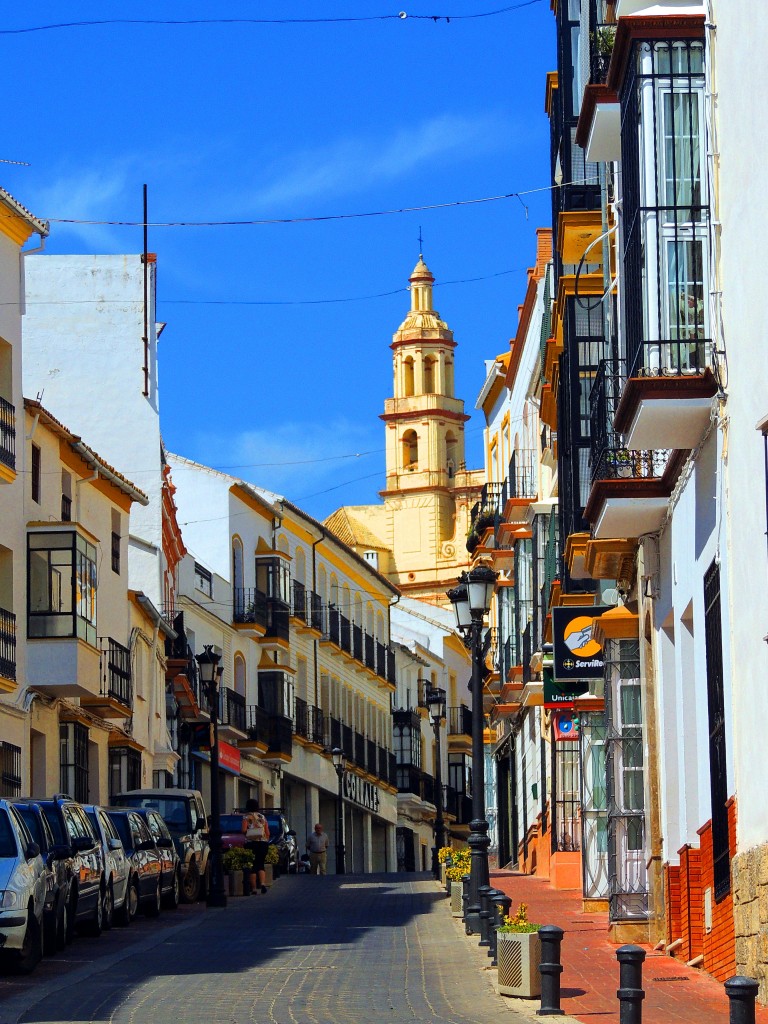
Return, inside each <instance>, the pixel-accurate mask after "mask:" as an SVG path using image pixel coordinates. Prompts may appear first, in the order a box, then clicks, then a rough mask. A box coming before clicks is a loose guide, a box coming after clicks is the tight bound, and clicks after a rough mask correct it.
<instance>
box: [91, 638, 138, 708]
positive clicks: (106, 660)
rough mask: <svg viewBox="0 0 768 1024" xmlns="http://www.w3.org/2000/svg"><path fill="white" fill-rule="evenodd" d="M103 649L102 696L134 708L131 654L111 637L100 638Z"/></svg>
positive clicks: (101, 668) (101, 667)
mask: <svg viewBox="0 0 768 1024" xmlns="http://www.w3.org/2000/svg"><path fill="white" fill-rule="evenodd" d="M99 646H100V648H101V659H100V660H101V666H100V676H101V694H102V696H107V697H112V698H113V699H114V700H117V701H119V702H120V703H121V704H124V705H125V706H126V707H127V708H130V707H132V706H133V685H132V682H131V652H130V651H129V650H128V648H127V647H123V645H122V644H121V643H118V642H117V640H113V639H112V637H110V636H102V637H99Z"/></svg>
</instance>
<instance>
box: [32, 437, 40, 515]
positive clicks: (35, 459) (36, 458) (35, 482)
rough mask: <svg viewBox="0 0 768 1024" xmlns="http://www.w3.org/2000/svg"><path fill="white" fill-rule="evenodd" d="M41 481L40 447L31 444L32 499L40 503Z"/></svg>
mask: <svg viewBox="0 0 768 1024" xmlns="http://www.w3.org/2000/svg"><path fill="white" fill-rule="evenodd" d="M41 481H42V473H41V465H40V449H39V448H38V446H37V445H36V444H33V445H32V481H31V483H32V501H34V502H36V503H37V504H38V505H39V504H40V484H41Z"/></svg>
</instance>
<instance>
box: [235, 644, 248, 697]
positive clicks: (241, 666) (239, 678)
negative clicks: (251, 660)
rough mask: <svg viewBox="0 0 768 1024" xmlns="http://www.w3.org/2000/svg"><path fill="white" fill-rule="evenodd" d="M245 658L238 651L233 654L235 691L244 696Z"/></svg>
mask: <svg viewBox="0 0 768 1024" xmlns="http://www.w3.org/2000/svg"><path fill="white" fill-rule="evenodd" d="M245 684H246V674H245V658H244V657H243V656H242V654H240V653H239V652H238V653H237V654H236V655H235V693H239V694H240V696H241V697H245Z"/></svg>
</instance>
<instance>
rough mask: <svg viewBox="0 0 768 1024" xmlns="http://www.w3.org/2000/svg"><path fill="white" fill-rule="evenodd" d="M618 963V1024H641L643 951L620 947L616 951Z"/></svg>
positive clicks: (637, 948) (631, 947) (635, 948)
mask: <svg viewBox="0 0 768 1024" xmlns="http://www.w3.org/2000/svg"><path fill="white" fill-rule="evenodd" d="M616 959H617V960H618V961H619V965H620V966H619V990H618V992H617V993H616V996H617V998H618V1000H619V1004H620V1006H619V1024H642V1021H643V1000H644V999H645V992H644V991H643V961H644V960H645V950H644V949H642V948H641V947H640V946H620V947H619V948H618V949H617V950H616Z"/></svg>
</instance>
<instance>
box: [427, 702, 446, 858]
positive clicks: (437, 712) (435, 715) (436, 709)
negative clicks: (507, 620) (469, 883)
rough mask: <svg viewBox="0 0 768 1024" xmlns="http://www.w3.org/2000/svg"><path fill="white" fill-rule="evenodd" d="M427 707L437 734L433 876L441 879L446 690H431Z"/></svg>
mask: <svg viewBox="0 0 768 1024" xmlns="http://www.w3.org/2000/svg"><path fill="white" fill-rule="evenodd" d="M427 707H428V708H429V715H430V718H431V719H432V728H433V730H434V732H435V811H436V813H435V845H434V846H433V847H432V874H433V875H434V876H435V878H439V877H440V866H439V864H438V860H437V851H438V850H439V849H440V848H441V847H443V846H445V821H444V820H443V766H442V760H441V757H440V724H441V723H442V721H443V719H444V718H445V690H440V689H438V690H430V691H429V693H428V694H427Z"/></svg>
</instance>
